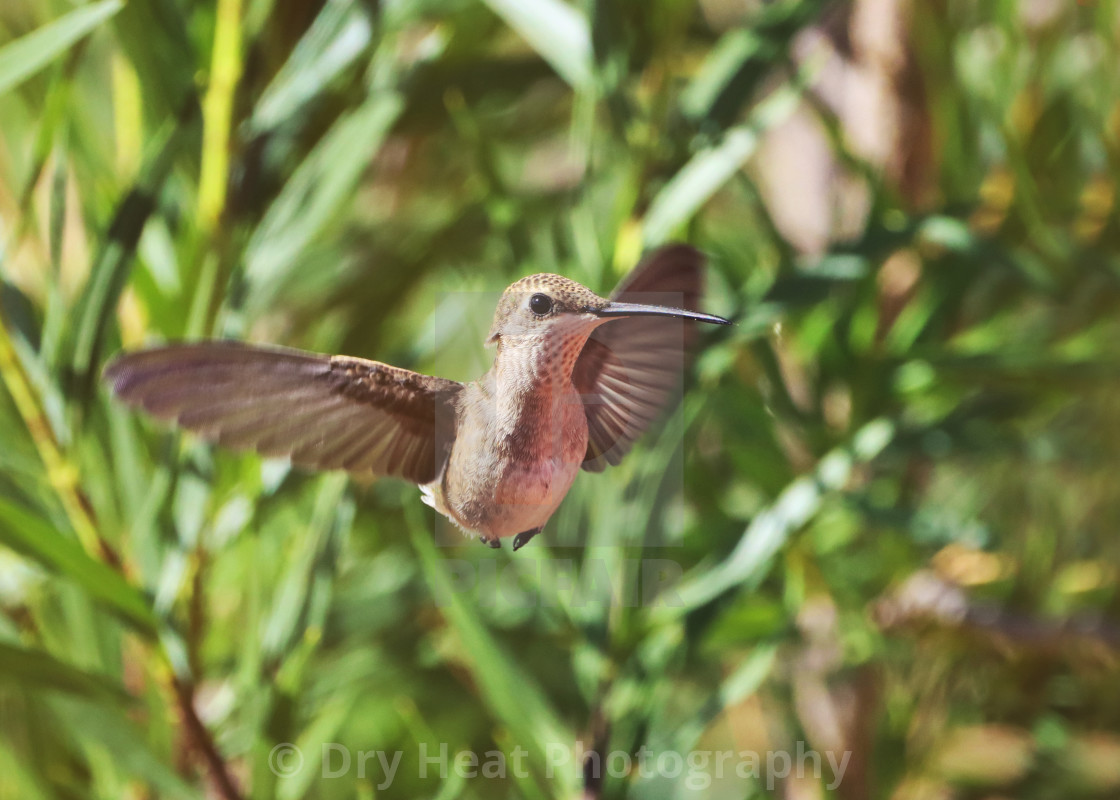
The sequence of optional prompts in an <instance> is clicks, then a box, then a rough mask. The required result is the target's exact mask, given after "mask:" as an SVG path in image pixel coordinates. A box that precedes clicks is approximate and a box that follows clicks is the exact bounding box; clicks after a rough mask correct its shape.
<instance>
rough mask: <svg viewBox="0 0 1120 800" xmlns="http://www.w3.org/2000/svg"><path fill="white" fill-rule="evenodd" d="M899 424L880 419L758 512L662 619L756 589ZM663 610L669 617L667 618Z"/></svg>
mask: <svg viewBox="0 0 1120 800" xmlns="http://www.w3.org/2000/svg"><path fill="white" fill-rule="evenodd" d="M894 434H895V426H894V423H892V422H891V421H889V420H887V419H876V420H872V421H871V422H869V423H867V424H866V425H864V426H863V427H862V428H861V429H860V430H858V431H857V432H856V434H855V436H853V437H852V441H851V444H850V445H848V446H846V447H842V448H838V449H836V450H833V451H832V452H830V453H829V454H828V455H826V456H824V458H822V459H821V460H820V461H819V462H817V468H816V469H815V470H814V471H813V472H812V473H811V474H809V475H804V476H802V477H800V478H798V479H797V480H795V481H794V482H793V483H791V484H790V485H789V486H787V487H786V488H785V490H784V491H783V492H782V493H781V494H780V495H779V496H778V499H777V500H775V501H774V502H773V503H772V504H771V505H770V507H769V508H767V509H766V510H765V511H763V512H761V513H760V514H758V515H757V516H756V517H755V518H754V519H753V520H752V521H751V524H750V525H749V526H747V530H746V531H745V532H744V533H743V536H742V538H741V539H740V540H739V544H738V545H736V547H735V549H734V550H733V551H732V552H731V555H729V556H728V557H727V558H726V559H724V560H723V561H722V562H721V563H719V564H718V565H716V566H715V567H711V566H708V567H707V568H704V569H698V570H697V571H696V572H695V573H694V574H692V575H687V576H685V579H684V580H683V581H682V582H681V584H680V585H679V586H677V587H674V589H673V593H674V597H673V602H672V603H667V604H666V605H665V606H664V607H662V608H658V609H657V611H658V614H655V616H657V615H663V616H677V615H680V614H682V613H684V612H687V611H688V610H690V609H693V608H696V607H698V606H701V605H703V604H705V603H707V602H709V601H710V600H713V599H714V598H716V597H718V596H719V595H720V594H721V593H723V592H725V591H727V590H728V589H731V588H733V587H735V586H744V587H746V588H748V589H749V588H752V587H755V586H757V585H758V584H759V582H760V581H761V580H762V579H763V578H764V577H765V576H766V573H767V570H768V569H769V568H770V563H771V561H772V560H773V558H774V556H775V555H776V554H777V553H778V551H779V550H780V549H781V548H782V546H783V545H785V543H786V542H787V541H788V540H789V537H790V536H791V535H792V534H793V533H794V532H795V531H796V530H798V529H799V528H801V527H802V526H803V525H805V523H806V522H808V521H809V520H810V519H811V518H812V517H813V515H814V514H816V513H817V511H818V510H819V509H820V507H821V504H822V502H823V501H824V498H825V496H826V495H828V494H829V493H831V492H835V491H839V490H840V489H842V488H843V487H844V485H845V484H846V483H847V481H848V478H849V476H850V475H851V474H852V470H853V468H854V467H855V466H856V465H857V464H861V463H866V462H867V461H870V460H871V459H873V458H875V457H876V456H878V455H879V453H881V452H882V451H883V449H884V448H885V447H886V446H887V445H888V444H889V443H890V441H891V440H892V439H893V438H894ZM662 612H664V614H662Z"/></svg>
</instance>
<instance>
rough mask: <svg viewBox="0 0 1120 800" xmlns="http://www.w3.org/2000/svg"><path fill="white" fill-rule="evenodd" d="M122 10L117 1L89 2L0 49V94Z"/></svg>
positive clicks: (122, 5) (122, 4) (119, 0)
mask: <svg viewBox="0 0 1120 800" xmlns="http://www.w3.org/2000/svg"><path fill="white" fill-rule="evenodd" d="M122 8H124V3H123V2H121V0H102V2H100V3H91V4H90V5H88V6H82V7H81V8H78V9H75V10H74V11H71V12H70V13H69V14H67V15H66V16H64V17H60V18H59V19H57V20H55V21H54V22H51V23H48V24H46V25H44V26H43V27H41V28H37V29H36V30H34V31H32V32H31V33H29V34H27V35H26V36H21V37H20V38H19V39H16V40H15V41H14V42H10V43H8V44H6V45H5V46H4V47H2V48H0V93H3V92H6V91H7V90H8V89H11V88H12V87H13V86H17V85H18V84H20V83H22V82H23V81H24V80H26V79H27V78H29V77H31V76H32V75H34V74H35V73H36V72H38V71H39V70H41V69H42V68H43V67H45V66H47V64H49V63H51V61H53V60H54V59H56V58H58V57H59V56H60V55H62V54H63V53H65V52H66V51H67V50H68V49H69V48H70V46H71V45H72V44H74V42H76V41H78V40H79V39H81V38H82V37H83V36H85V35H86V34H88V33H89V32H90V31H92V30H93V29H94V28H96V27H97V26H98V25H100V24H101V23H102V22H104V21H105V20H107V19H108V18H109V17H111V16H113V15H114V14H116V13H117V12H118V11H120V10H121V9H122Z"/></svg>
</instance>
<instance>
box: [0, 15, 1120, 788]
mask: <svg viewBox="0 0 1120 800" xmlns="http://www.w3.org/2000/svg"><path fill="white" fill-rule="evenodd" d="M1118 41H1120V3H1117V2H1116V0H1080V2H1073V1H1072V0H1065V1H1064V2H1063V0H1015V1H1011V2H1009V1H1003V0H1001V1H1000V2H989V1H987V0H852V2H826V1H825V0H780V1H779V0H775V2H761V0H613V1H612V0H579V1H578V2H565V1H564V0H380V2H379V1H378V0H284V1H283V2H281V1H280V0H211V1H209V2H194V1H192V0H127V2H125V0H97V1H96V2H85V3H80V2H76V0H5V2H4V3H3V5H2V6H0V120H2V123H0V278H2V281H3V283H2V296H0V301H2V302H0V322H2V324H0V377H2V389H0V608H2V612H3V613H2V615H0V776H3V777H2V779H0V797H5V798H8V797H10V798H17V797H18V798H156V797H159V798H163V797H168V798H202V797H207V798H224V799H225V800H230V799H231V798H238V797H259V798H268V797H279V798H300V797H313V798H345V797H362V798H373V797H385V798H418V797H436V798H455V797H465V798H532V799H537V798H539V799H540V800H546V799H548V798H573V797H578V796H580V795H581V794H585V795H586V796H588V797H597V796H602V797H610V798H621V797H632V798H643V800H645V799H646V798H691V797H697V798H699V797H712V798H748V797H758V796H764V797H782V798H823V797H837V798H852V799H856V798H894V799H896V800H910V799H914V800H926V799H927V798H928V799H929V800H942V799H945V800H948V799H950V798H962V800H963V799H965V798H977V799H979V798H992V799H993V800H994V799H995V798H1024V799H1030V798H1039V799H1041V798H1054V797H1063V798H1107V797H1118V796H1120V688H1118V687H1120V596H1118V592H1117V580H1118V574H1117V570H1118V566H1120V536H1118V535H1117V529H1118V526H1120V482H1118V481H1117V479H1116V466H1117V454H1118V453H1120V392H1118V390H1117V379H1118V378H1120V316H1118V310H1120V309H1118V300H1120V251H1118V244H1120V224H1118V223H1120V219H1118V215H1117V206H1116V189H1117V187H1116V176H1117V172H1118V169H1120V73H1118V70H1117V64H1118V63H1120V48H1118V47H1117V42H1118ZM670 240H684V241H688V242H691V243H693V244H695V245H696V246H697V247H700V248H702V249H703V250H704V251H705V252H706V253H707V254H708V255H709V257H710V271H709V273H710V274H709V286H708V293H707V298H706V300H705V308H706V309H707V310H709V311H711V312H713V313H718V314H723V315H726V316H729V317H732V318H734V319H735V321H736V323H737V324H736V325H735V326H734V327H733V328H729V329H721V330H712V329H706V330H704V331H702V336H703V340H702V348H701V353H700V354H699V355H698V357H697V359H696V360H695V363H694V364H693V366H692V368H691V369H690V370H689V373H688V375H687V377H686V391H685V394H684V399H683V403H682V404H681V407H680V409H679V410H678V411H677V412H676V413H675V414H674V415H672V416H671V418H670V420H669V422H668V424H667V425H664V426H661V427H660V428H659V429H658V431H656V432H654V433H653V434H652V435H651V436H648V437H647V438H646V439H645V440H643V442H642V444H641V445H640V446H639V447H638V448H637V449H636V450H635V452H634V453H633V454H632V455H631V456H630V457H629V458H628V459H627V460H626V461H625V462H624V463H623V464H622V465H621V466H620V467H618V468H615V469H611V470H609V471H608V472H606V473H604V474H602V475H595V476H588V475H584V476H582V477H581V478H580V479H578V480H577V484H576V486H575V488H574V490H573V492H572V494H571V495H569V497H568V499H567V501H566V502H565V504H564V506H563V507H562V509H561V512H560V513H559V514H558V515H557V516H556V517H555V518H554V521H553V522H552V524H551V525H550V528H549V530H548V531H546V534H545V535H544V536H541V537H538V538H537V539H536V540H535V541H534V542H533V543H532V544H531V545H530V546H528V547H526V548H525V549H524V550H522V551H520V552H518V553H517V554H516V555H514V554H512V553H510V551H509V550H508V548H507V549H504V550H502V551H491V550H488V549H487V548H485V547H482V546H480V545H479V544H478V543H477V542H471V541H467V540H458V541H456V540H454V539H451V540H449V541H451V542H452V544H453V545H454V546H452V547H437V546H436V544H435V542H434V539H433V536H432V531H433V528H434V527H435V522H434V520H433V517H432V516H431V512H430V511H429V510H428V509H427V508H426V507H424V506H422V505H421V504H420V502H419V497H418V494H417V492H416V490H415V488H414V487H410V486H407V485H404V484H401V483H398V482H394V481H383V482H374V483H370V482H365V483H359V482H353V481H349V480H348V479H347V478H346V477H345V476H340V475H326V476H315V475H308V474H300V473H297V472H291V471H289V470H288V469H287V467H286V466H285V465H284V464H277V463H274V462H262V461H261V460H260V459H258V458H256V457H255V456H238V455H236V454H230V453H227V452H217V451H213V450H211V449H209V448H208V447H206V446H204V445H202V444H200V443H199V442H198V441H197V440H194V439H192V438H190V437H185V436H183V437H181V436H179V435H177V434H175V433H173V432H168V431H166V430H163V429H160V428H158V427H157V426H153V425H151V424H149V423H148V421H146V420H144V419H141V418H139V417H138V416H137V415H136V414H133V413H131V412H129V411H128V410H126V409H123V408H122V407H120V406H118V405H116V404H114V403H112V402H110V400H109V398H108V396H107V394H106V392H105V390H104V388H103V387H102V386H100V385H99V380H98V376H99V373H100V370H101V369H102V367H103V365H104V363H105V362H106V360H107V359H108V358H110V357H111V356H112V355H113V354H114V353H115V352H117V351H118V350H120V349H121V348H131V347H138V346H141V345H143V344H145V343H154V342H157V341H161V340H168V339H183V338H200V337H206V336H223V337H237V338H245V339H249V340H252V341H257V342H269V343H276V344H283V345H289V346H293V347H301V348H305V349H311V350H318V351H327V352H335V353H347V354H351V355H358V356H365V357H369V358H376V359H379V360H383V361H388V362H390V363H393V364H399V365H403V366H408V367H411V368H414V369H418V370H421V371H425V372H433V373H437V374H441V375H445V376H448V377H453V378H458V379H467V378H472V377H475V376H476V375H477V374H479V373H480V372H481V371H482V370H483V369H485V367H486V366H487V364H488V359H489V358H490V354H489V353H488V352H487V351H485V350H483V349H482V345H481V342H482V338H483V332H484V330H485V326H486V325H487V323H488V318H489V315H490V313H491V310H492V307H493V306H492V300H491V299H490V298H491V297H492V295H491V294H477V295H476V294H475V293H483V292H485V293H491V292H494V291H500V290H501V289H502V288H503V287H504V286H505V285H506V284H507V283H509V282H510V281H511V280H513V279H514V278H516V277H519V276H522V275H525V274H528V273H530V272H536V271H549V272H559V273H563V274H565V275H568V276H571V277H573V278H575V279H577V280H579V281H582V282H584V283H586V284H587V285H589V286H591V287H592V288H594V289H596V290H598V291H600V292H606V291H608V290H609V289H610V287H612V286H613V285H614V284H615V282H616V281H617V280H618V278H619V277H620V276H622V275H623V274H625V273H626V272H627V271H628V270H629V269H630V268H631V267H632V266H633V264H634V263H635V262H636V261H637V259H638V258H639V256H640V254H641V252H642V251H643V250H644V249H646V248H648V247H652V246H654V245H657V244H659V243H662V242H665V241H670ZM464 296H467V297H478V298H480V299H479V300H478V301H477V302H474V303H463V302H451V300H452V299H454V298H460V299H461V298H462V297H464ZM649 564H654V565H657V568H658V569H659V570H661V571H662V572H659V573H658V575H659V576H660V575H662V573H664V572H665V569H663V568H666V569H667V573H666V574H669V575H670V576H671V577H672V576H676V579H675V580H673V581H671V582H669V583H665V582H663V581H660V580H655V581H653V584H654V585H653V589H655V590H656V591H651V590H650V581H649V580H648V579H649V577H650V576H649V575H648V574H644V572H643V570H645V569H646V567H647V566H648V565H649ZM674 570H675V571H674ZM654 577H658V576H654ZM331 743H334V745H337V747H338V748H340V749H344V750H346V751H347V752H348V753H351V754H352V757H353V763H352V764H351V765H350V767H349V769H348V770H342V771H343V772H344V774H343V775H341V776H339V777H324V774H323V770H322V768H321V767H322V765H321V764H320V761H321V758H320V754H321V753H322V752H323V747H324V745H330V744H331ZM799 743H800V744H799ZM284 744H291V745H293V746H297V747H298V748H300V752H301V753H302V754H303V756H304V757H305V761H304V763H303V765H302V767H300V765H299V763H298V759H297V758H296V757H295V755H294V754H293V753H294V751H292V752H288V751H277V750H276V749H275V748H277V746H279V745H284ZM441 744H445V745H447V747H448V748H449V753H450V754H451V755H453V754H454V753H456V752H457V751H459V750H469V751H472V752H474V753H477V754H479V758H480V760H485V756H484V754H486V753H487V752H488V751H496V752H500V753H503V754H505V755H507V756H510V755H512V754H513V753H514V751H515V750H516V749H517V748H523V749H524V751H525V752H526V753H527V756H526V757H525V758H524V759H523V766H524V769H522V770H514V769H512V765H508V766H509V768H508V769H507V770H506V771H505V772H506V774H505V776H504V777H500V776H499V777H482V776H481V775H480V776H479V777H476V778H470V777H467V776H466V775H464V774H461V773H462V772H463V770H460V771H458V772H456V771H455V770H454V769H451V770H450V771H448V772H447V774H446V775H445V776H444V777H440V776H439V774H438V772H439V771H438V769H437V768H435V767H431V768H429V772H428V776H427V777H426V778H421V777H420V763H419V755H420V753H421V750H420V747H421V745H423V746H424V747H426V748H427V753H429V754H432V753H438V752H439V748H440V745H441ZM643 747H644V748H647V751H648V752H651V753H654V754H664V753H678V754H682V757H683V756H688V755H689V754H695V753H703V752H716V751H729V752H734V753H736V754H740V753H744V752H746V753H749V752H757V753H760V754H763V756H762V757H763V759H765V754H766V753H770V752H773V751H787V752H789V753H792V754H793V755H794V756H795V757H796V754H797V753H798V752H800V751H804V750H808V749H812V750H814V751H816V752H818V753H820V754H825V753H832V754H834V756H835V758H836V759H837V761H840V759H841V758H842V757H843V754H847V758H848V760H847V761H846V762H845V766H844V769H843V774H842V776H841V775H839V771H838V770H834V769H830V768H829V767H828V761H827V759H824V758H823V756H822V761H823V766H822V768H821V769H820V770H813V769H808V770H805V771H803V774H802V775H801V776H800V777H799V776H798V775H797V773H796V770H794V771H793V772H792V773H791V774H790V775H789V776H788V777H783V776H781V775H774V774H769V775H768V774H767V773H766V770H765V766H766V764H765V761H763V764H762V769H761V770H760V772H759V773H758V777H757V779H756V778H752V777H750V776H747V777H745V778H744V777H741V776H739V775H737V774H735V771H734V769H733V767H732V766H726V767H724V769H723V774H722V776H720V775H718V774H717V770H716V765H715V763H714V761H713V762H710V763H708V764H707V765H706V766H705V767H704V768H702V769H701V768H697V769H684V770H683V772H682V771H680V770H673V769H668V768H667V769H662V770H660V772H658V771H657V770H653V772H654V773H656V774H650V771H649V770H646V771H643V770H639V769H638V765H637V762H636V761H635V762H634V763H633V764H632V766H631V769H629V770H628V771H627V770H626V769H624V768H623V766H624V764H623V762H622V759H621V757H619V758H617V759H616V760H615V761H614V762H613V763H612V764H610V766H611V768H612V769H611V772H610V773H609V774H607V775H606V776H605V778H604V779H603V780H601V781H595V780H590V781H586V780H585V778H584V776H583V775H582V773H581V769H580V763H579V761H580V753H581V751H590V750H595V751H598V752H602V753H604V754H606V753H616V752H619V753H622V754H623V755H635V754H637V753H639V751H640V749H641V748H643ZM798 748H801V750H800V751H799V750H798ZM363 750H365V751H373V750H378V751H390V752H395V751H401V752H402V753H403V758H402V760H401V762H400V764H399V768H398V769H397V771H396V774H395V777H394V779H393V780H392V781H389V782H388V785H385V784H386V781H385V774H384V772H385V771H384V769H383V768H382V767H381V765H380V763H379V762H378V761H377V760H376V759H375V758H374V759H372V760H369V761H368V762H366V764H365V770H364V775H360V774H359V771H358V766H357V761H358V752H359V751H363ZM278 752H279V753H280V755H277V754H278ZM331 752H334V751H333V750H332V751H331ZM560 752H563V753H568V754H570V756H571V757H570V759H568V761H567V762H566V763H565V764H563V765H560V766H555V767H553V766H550V764H553V763H555V762H558V761H561V760H562V759H560V758H559V757H558V756H557V754H558V753H560ZM281 756H283V758H281ZM550 759H551V760H550ZM490 760H493V758H491V759H490ZM697 760H698V759H697ZM738 761H741V758H740V756H738V755H736V761H733V762H730V763H731V764H732V765H733V764H735V763H738ZM665 763H666V764H671V763H672V762H671V761H667V762H665ZM689 763H690V764H691V763H692V762H689ZM341 764H342V756H340V755H337V756H336V758H335V760H334V761H333V762H332V763H331V764H330V765H328V767H329V768H330V769H331V770H335V771H338V770H341V769H342V767H341ZM795 766H796V762H795ZM811 766H812V765H811V764H810V767H811ZM674 771H676V772H677V773H678V774H676V775H672V774H669V773H671V772H674ZM515 773H517V774H515ZM705 775H706V776H708V779H707V780H705V779H704V776H705ZM841 777H842V780H838V779H839V778H841Z"/></svg>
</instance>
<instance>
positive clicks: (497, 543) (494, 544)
mask: <svg viewBox="0 0 1120 800" xmlns="http://www.w3.org/2000/svg"><path fill="white" fill-rule="evenodd" d="M478 540H479V541H480V542H482V543H483V544H484V545H486V546H487V547H489V548H490V549H491V550H499V549H501V547H502V540H501V539H487V538H486V537H485V536H479V537H478ZM513 549H514V550H516V549H517V548H516V547H515V548H513Z"/></svg>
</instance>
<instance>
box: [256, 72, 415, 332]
mask: <svg viewBox="0 0 1120 800" xmlns="http://www.w3.org/2000/svg"><path fill="white" fill-rule="evenodd" d="M403 108H404V100H403V98H402V97H401V95H400V94H398V93H397V92H395V91H391V90H383V91H378V92H376V93H375V94H374V95H373V96H372V97H370V98H369V99H368V100H367V101H366V102H365V103H364V104H363V105H361V106H359V107H358V108H357V109H355V110H354V111H353V112H351V113H350V114H348V115H347V116H345V117H343V118H342V119H340V120H339V121H338V122H337V123H335V125H334V127H333V128H332V129H331V130H330V132H329V133H328V134H327V135H326V136H325V137H324V138H323V141H321V142H320V143H319V144H318V145H317V146H316V147H315V149H314V150H313V151H312V152H311V154H310V155H308V156H307V158H306V159H305V160H304V162H303V163H302V164H300V166H299V169H297V170H296V172H295V174H294V175H293V176H292V178H291V180H289V181H288V183H287V184H286V185H285V186H284V189H283V191H282V192H281V193H280V196H279V197H277V198H276V200H275V201H274V202H273V203H272V205H271V206H270V207H269V209H268V212H267V213H266V214H265V217H264V219H263V220H262V221H261V224H260V225H259V226H258V227H257V230H256V232H255V233H254V235H253V238H252V240H251V241H250V242H249V245H248V248H247V249H246V252H245V264H246V266H245V279H246V281H247V282H248V284H249V286H248V288H247V290H246V296H247V297H248V298H249V300H248V304H249V306H250V307H251V308H253V309H258V310H259V309H264V308H268V307H269V304H270V303H271V301H272V300H273V299H274V298H275V297H276V295H277V293H278V292H279V291H280V290H281V289H282V288H283V284H284V283H285V281H286V279H287V278H288V277H289V276H290V274H291V273H292V272H293V271H294V270H295V269H296V268H297V267H298V266H299V264H300V263H301V259H302V256H303V254H304V252H305V251H306V249H307V247H308V245H310V244H311V243H312V242H313V241H314V240H315V238H316V237H317V236H319V235H321V234H322V233H323V231H324V230H326V229H327V228H328V227H329V226H330V225H331V224H334V223H336V222H337V220H338V219H339V217H340V214H339V209H340V208H342V207H343V206H344V205H345V204H346V203H347V202H348V201H349V200H350V198H351V196H352V195H353V192H354V188H355V187H356V186H357V185H358V182H359V181H360V180H361V177H362V174H363V173H364V172H365V171H366V169H367V167H368V165H369V162H370V159H371V158H373V155H374V154H375V153H376V152H377V150H378V148H380V147H381V143H382V142H383V141H384V140H385V136H386V135H388V133H389V130H390V128H391V127H392V125H393V123H394V122H396V120H397V117H398V116H399V115H400V112H401V111H402V109H403Z"/></svg>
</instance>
